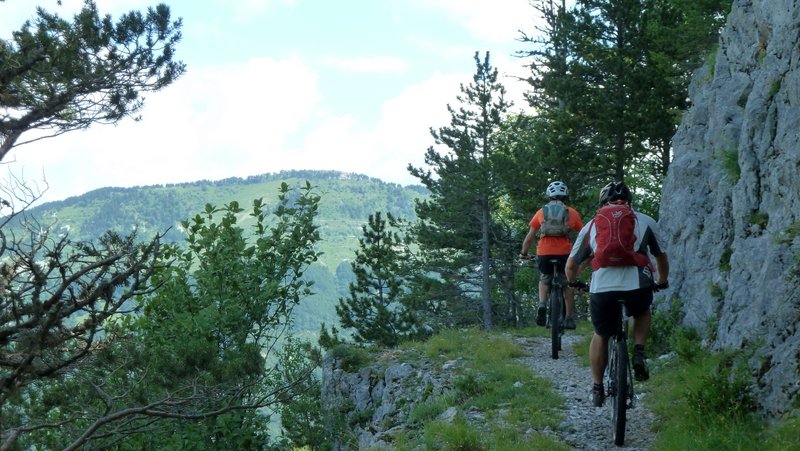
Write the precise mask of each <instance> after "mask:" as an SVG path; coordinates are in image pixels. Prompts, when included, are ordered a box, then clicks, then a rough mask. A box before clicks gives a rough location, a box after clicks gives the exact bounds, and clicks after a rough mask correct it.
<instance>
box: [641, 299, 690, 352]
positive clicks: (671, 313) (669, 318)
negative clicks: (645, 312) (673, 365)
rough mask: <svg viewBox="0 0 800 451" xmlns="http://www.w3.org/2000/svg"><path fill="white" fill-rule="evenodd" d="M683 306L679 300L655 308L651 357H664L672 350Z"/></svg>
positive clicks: (651, 332)
mask: <svg viewBox="0 0 800 451" xmlns="http://www.w3.org/2000/svg"><path fill="white" fill-rule="evenodd" d="M681 306H682V302H681V301H680V299H677V298H673V299H672V300H671V301H668V302H666V303H663V304H658V305H656V306H654V308H653V312H652V323H651V327H650V336H649V339H648V340H649V345H648V346H649V348H650V354H651V355H663V354H666V353H668V352H670V351H671V350H672V335H673V333H674V331H675V329H676V328H677V327H679V325H680V323H681V319H682V315H681Z"/></svg>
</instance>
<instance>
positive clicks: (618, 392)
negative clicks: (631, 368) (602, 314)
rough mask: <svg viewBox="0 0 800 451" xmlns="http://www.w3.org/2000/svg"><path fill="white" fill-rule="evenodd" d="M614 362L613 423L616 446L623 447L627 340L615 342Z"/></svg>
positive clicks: (612, 364) (625, 409) (626, 384)
mask: <svg viewBox="0 0 800 451" xmlns="http://www.w3.org/2000/svg"><path fill="white" fill-rule="evenodd" d="M613 354H614V357H613V360H612V361H610V362H609V365H611V366H610V368H612V373H613V374H610V376H611V378H612V380H611V383H613V386H614V390H613V393H612V394H611V409H612V412H611V423H612V427H613V431H614V444H615V445H617V446H622V444H623V443H624V442H625V422H626V414H627V409H628V349H627V343H626V342H625V340H615V343H614V350H613Z"/></svg>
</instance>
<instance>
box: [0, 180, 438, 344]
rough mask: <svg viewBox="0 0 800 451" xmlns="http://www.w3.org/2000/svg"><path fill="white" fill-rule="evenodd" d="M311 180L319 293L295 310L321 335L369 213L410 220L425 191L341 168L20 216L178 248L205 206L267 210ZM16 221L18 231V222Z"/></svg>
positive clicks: (86, 201)
mask: <svg viewBox="0 0 800 451" xmlns="http://www.w3.org/2000/svg"><path fill="white" fill-rule="evenodd" d="M306 181H308V182H310V183H311V185H312V186H313V187H314V188H315V191H316V192H317V193H318V194H320V196H321V200H320V205H319V216H318V217H317V219H316V221H317V223H318V225H319V226H320V235H321V240H320V241H319V243H318V245H317V247H318V250H319V251H320V252H322V256H321V257H320V259H319V261H318V262H317V263H315V264H313V265H312V266H311V267H310V268H309V269H308V271H307V272H306V278H308V279H309V280H312V281H314V290H313V291H314V293H315V294H314V295H312V296H310V297H309V298H308V299H306V300H304V301H303V302H301V303H300V305H299V306H298V308H297V309H296V311H295V313H296V328H297V330H300V331H318V330H319V327H320V321H325V322H328V323H334V322H336V320H337V319H336V315H335V311H334V305H335V303H336V300H337V299H338V298H339V297H340V296H342V295H344V294H345V293H346V292H347V285H348V283H349V282H351V281H352V271H351V269H350V261H351V260H352V259H353V251H354V250H355V248H356V247H357V246H358V239H359V237H360V236H361V234H362V231H361V227H362V225H364V224H365V223H366V222H367V218H368V216H369V215H370V214H372V213H374V212H376V211H382V212H389V213H391V214H393V215H395V216H397V217H400V218H407V219H411V218H413V217H414V199H416V198H419V197H421V196H425V195H426V192H427V191H426V189H425V188H423V187H421V186H406V187H403V186H400V185H398V184H394V183H386V182H383V181H381V180H378V179H375V178H370V177H367V176H364V175H360V174H348V173H342V172H337V171H284V172H279V173H273V174H262V175H254V176H251V177H247V178H236V177H235V178H229V179H225V180H218V181H209V180H201V181H196V182H191V183H181V184H166V185H154V186H138V187H133V188H115V187H108V188H102V189H98V190H94V191H91V192H88V193H86V194H83V195H81V196H76V197H70V198H68V199H65V200H62V201H57V202H49V203H46V204H43V205H40V206H37V207H35V208H31V209H30V210H28V211H27V215H26V216H25V217H24V218H23V217H22V216H20V217H17V218H16V219H17V221H21V220H23V219H24V220H28V221H29V220H31V219H33V220H35V221H38V222H39V223H41V225H42V226H51V227H52V228H53V230H54V231H56V232H59V233H68V235H69V237H70V238H71V239H72V240H81V241H84V240H86V241H92V240H96V239H97V238H98V237H100V236H101V235H103V234H104V233H105V232H106V231H108V230H113V231H116V232H120V233H130V232H131V231H132V230H133V229H137V230H138V231H139V233H141V238H149V237H151V236H153V235H155V234H156V233H164V232H166V233H167V234H166V240H167V241H172V242H178V243H180V242H182V241H183V240H184V239H185V237H186V234H185V231H184V230H183V229H182V228H181V226H180V222H181V221H184V220H186V219H188V218H191V217H193V216H195V215H197V214H199V213H201V212H202V211H203V210H204V208H205V205H206V204H211V205H214V206H217V207H221V206H223V205H224V204H227V203H229V202H231V201H236V202H238V203H239V204H240V205H241V206H242V207H243V208H245V210H246V211H247V210H249V207H250V205H251V204H252V202H253V200H254V199H256V198H263V199H264V202H265V204H266V205H267V206H268V207H269V205H270V203H272V205H274V204H275V203H276V202H277V194H278V190H279V187H280V185H281V184H282V183H287V184H288V185H289V186H290V187H294V188H296V187H299V186H302V185H304V184H305V183H306ZM244 216H245V215H244V214H243V217H244ZM15 224H16V227H19V222H16V223H15ZM14 228H15V227H11V229H12V230H13V229H14Z"/></svg>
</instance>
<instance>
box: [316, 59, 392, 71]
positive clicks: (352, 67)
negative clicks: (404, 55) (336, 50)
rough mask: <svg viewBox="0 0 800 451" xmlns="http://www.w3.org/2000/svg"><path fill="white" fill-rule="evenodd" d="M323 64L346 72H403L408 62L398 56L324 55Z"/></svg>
mask: <svg viewBox="0 0 800 451" xmlns="http://www.w3.org/2000/svg"><path fill="white" fill-rule="evenodd" d="M323 64H325V65H328V66H331V67H333V68H335V69H338V70H342V71H346V72H360V73H386V72H405V71H406V70H408V64H407V63H406V62H405V61H403V60H402V59H400V58H393V57H388V56H386V57H372V58H340V57H326V58H324V59H323Z"/></svg>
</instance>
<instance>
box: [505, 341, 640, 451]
mask: <svg viewBox="0 0 800 451" xmlns="http://www.w3.org/2000/svg"><path fill="white" fill-rule="evenodd" d="M516 340H517V342H518V343H519V345H520V346H521V347H522V348H523V349H524V350H525V351H526V353H527V356H526V357H523V358H522V359H521V360H522V361H523V362H524V363H525V364H526V365H528V366H530V367H531V369H532V370H533V371H534V372H535V373H536V374H539V375H541V376H544V377H547V378H549V379H550V380H552V381H553V383H554V385H555V387H556V390H557V391H558V392H559V393H560V394H561V396H563V397H564V399H565V403H564V409H565V411H564V417H565V418H566V419H565V420H564V422H563V423H561V425H560V426H559V427H558V429H557V430H554V431H547V432H548V433H551V434H554V435H557V436H559V437H560V438H561V439H562V440H563V441H564V442H565V443H567V444H568V445H569V446H571V447H572V449H575V450H587V451H599V450H609V449H618V450H647V449H648V448H649V447H650V446H651V444H652V439H653V434H652V432H650V430H651V426H652V425H653V422H654V421H655V415H654V414H653V413H652V412H650V411H649V410H648V409H647V408H646V406H645V405H644V403H643V402H642V396H643V395H642V394H641V393H637V398H638V399H637V401H638V402H636V403H635V406H634V408H633V409H631V410H629V411H628V425H627V428H626V433H625V445H624V446H622V447H616V446H614V443H613V441H612V436H611V407H610V405H609V402H608V401H606V404H605V405H604V406H603V407H602V408H595V407H593V406H592V393H591V386H592V384H591V381H592V379H591V372H590V370H589V367H588V366H585V365H584V364H583V363H582V362H581V361H580V358H579V357H578V356H577V355H576V354H575V352H574V350H573V347H574V346H575V344H576V343H583V341H582V340H581V337H578V336H575V335H571V334H569V333H567V334H565V335H564V339H563V343H562V347H563V349H562V351H561V352H560V353H559V358H558V359H557V360H554V359H552V358H551V357H550V338H549V337H525V338H517V339H516ZM636 384H641V383H636ZM634 388H636V385H634Z"/></svg>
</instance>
